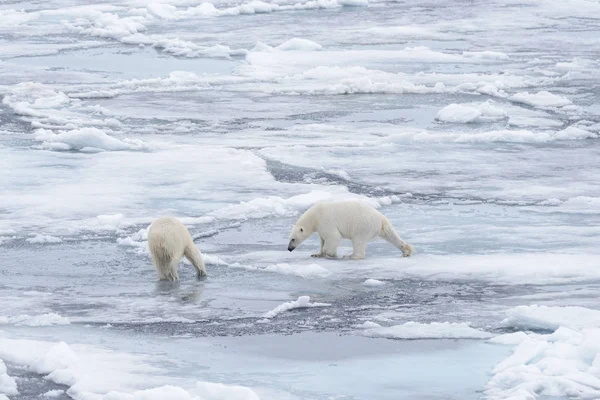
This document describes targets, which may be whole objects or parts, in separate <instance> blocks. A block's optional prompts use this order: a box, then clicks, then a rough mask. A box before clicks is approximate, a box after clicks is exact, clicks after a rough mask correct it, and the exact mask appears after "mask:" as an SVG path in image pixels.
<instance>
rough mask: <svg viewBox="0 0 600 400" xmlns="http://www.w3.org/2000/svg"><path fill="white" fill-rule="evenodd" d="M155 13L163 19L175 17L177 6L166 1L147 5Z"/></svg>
mask: <svg viewBox="0 0 600 400" xmlns="http://www.w3.org/2000/svg"><path fill="white" fill-rule="evenodd" d="M146 8H147V9H148V11H150V12H151V13H152V14H153V15H155V16H157V17H160V18H163V19H175V18H176V13H177V7H175V6H173V5H171V4H165V3H150V4H148V6H146Z"/></svg>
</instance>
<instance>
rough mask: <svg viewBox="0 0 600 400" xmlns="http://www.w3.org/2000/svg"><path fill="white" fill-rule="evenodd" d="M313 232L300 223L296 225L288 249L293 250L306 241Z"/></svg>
mask: <svg viewBox="0 0 600 400" xmlns="http://www.w3.org/2000/svg"><path fill="white" fill-rule="evenodd" d="M311 233H312V232H311V231H309V230H308V229H306V228H304V227H303V226H300V225H295V226H294V228H293V229H292V233H290V243H289V244H288V250H289V251H293V250H294V249H295V248H296V247H298V246H299V245H300V243H302V242H304V241H305V240H306V238H307V237H309V236H310V234H311Z"/></svg>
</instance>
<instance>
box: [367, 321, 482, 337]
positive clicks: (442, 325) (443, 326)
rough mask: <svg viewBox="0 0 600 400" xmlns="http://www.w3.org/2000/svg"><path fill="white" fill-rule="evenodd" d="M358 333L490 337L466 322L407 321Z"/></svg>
mask: <svg viewBox="0 0 600 400" xmlns="http://www.w3.org/2000/svg"><path fill="white" fill-rule="evenodd" d="M368 326H370V325H368ZM360 334H361V335H363V336H368V337H373V338H387V339H486V338H489V337H491V334H489V333H488V332H485V331H481V330H479V329H475V328H472V327H471V326H469V324H468V323H466V322H430V323H420V322H415V321H409V322H406V323H404V324H402V325H394V326H389V327H369V328H368V329H365V330H364V331H361V332H360Z"/></svg>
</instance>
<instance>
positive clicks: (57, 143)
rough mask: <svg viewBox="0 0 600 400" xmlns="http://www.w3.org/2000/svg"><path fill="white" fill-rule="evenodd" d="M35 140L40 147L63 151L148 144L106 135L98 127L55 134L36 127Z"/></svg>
mask: <svg viewBox="0 0 600 400" xmlns="http://www.w3.org/2000/svg"><path fill="white" fill-rule="evenodd" d="M35 138H36V140H38V141H40V142H42V145H41V148H43V149H47V150H55V151H61V150H62V151H64V150H78V151H84V152H85V150H86V149H92V148H93V149H100V150H108V151H123V150H143V149H147V148H148V146H147V145H146V143H144V142H143V141H141V140H137V139H136V140H132V139H123V140H122V141H121V140H119V139H116V138H114V137H112V136H109V135H107V134H106V133H105V132H104V131H102V130H100V129H98V128H81V129H74V130H71V131H64V132H62V133H58V134H55V133H54V132H52V131H51V130H47V129H38V131H37V133H36V135H35Z"/></svg>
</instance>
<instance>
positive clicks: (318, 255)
mask: <svg viewBox="0 0 600 400" xmlns="http://www.w3.org/2000/svg"><path fill="white" fill-rule="evenodd" d="M319 239H320V240H321V250H320V251H319V252H318V253H316V254H311V255H310V256H311V257H318V258H321V257H325V253H323V247H324V246H325V240H323V238H322V237H321V235H319Z"/></svg>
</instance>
